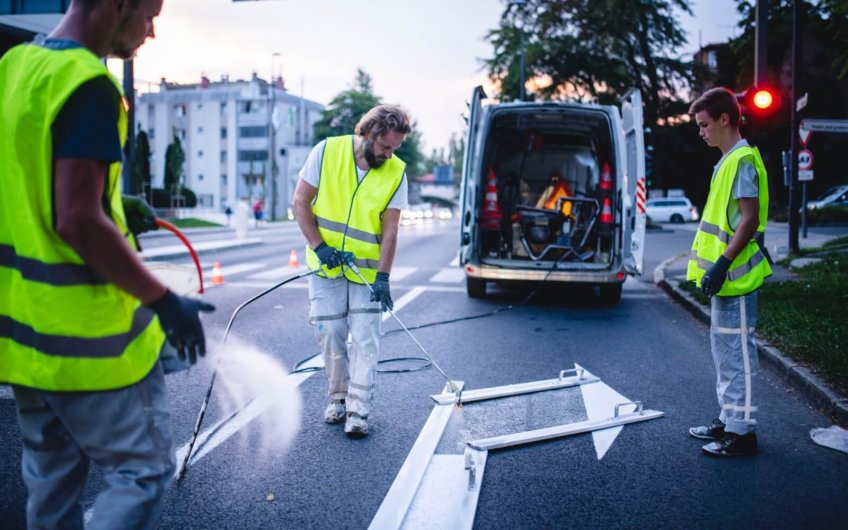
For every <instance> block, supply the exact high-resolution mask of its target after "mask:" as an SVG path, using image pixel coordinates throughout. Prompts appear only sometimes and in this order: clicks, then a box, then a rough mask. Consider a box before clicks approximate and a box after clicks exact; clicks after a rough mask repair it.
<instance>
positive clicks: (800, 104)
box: [795, 92, 809, 112]
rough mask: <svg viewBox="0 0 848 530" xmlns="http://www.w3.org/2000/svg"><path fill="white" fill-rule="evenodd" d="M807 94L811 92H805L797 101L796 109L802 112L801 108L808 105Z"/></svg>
mask: <svg viewBox="0 0 848 530" xmlns="http://www.w3.org/2000/svg"><path fill="white" fill-rule="evenodd" d="M807 96H809V94H808V93H807V92H804V95H803V96H801V97H800V98H798V101H797V102H796V103H795V110H796V111H798V112H801V109H803V108H804V107H806V106H807V99H808V98H807Z"/></svg>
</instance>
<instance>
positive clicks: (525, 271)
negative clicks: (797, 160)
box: [462, 263, 627, 284]
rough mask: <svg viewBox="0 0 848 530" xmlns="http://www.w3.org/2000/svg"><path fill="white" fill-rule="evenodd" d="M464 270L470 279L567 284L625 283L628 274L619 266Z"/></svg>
mask: <svg viewBox="0 0 848 530" xmlns="http://www.w3.org/2000/svg"><path fill="white" fill-rule="evenodd" d="M462 270H464V271H465V275H466V276H467V277H469V278H477V279H480V280H495V281H497V280H504V281H535V282H540V281H543V280H544V281H549V282H566V283H592V284H599V283H624V280H625V279H626V278H627V274H626V273H625V271H624V267H622V266H620V265H619V266H617V267H613V268H611V269H603V270H597V271H590V270H555V271H549V269H547V268H539V270H534V269H529V268H521V269H516V268H508V267H493V266H491V265H476V264H471V263H466V264H465V265H463V267H462Z"/></svg>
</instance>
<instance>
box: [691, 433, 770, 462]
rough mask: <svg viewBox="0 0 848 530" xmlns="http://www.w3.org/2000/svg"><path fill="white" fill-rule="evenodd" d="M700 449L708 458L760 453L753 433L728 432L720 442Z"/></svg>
mask: <svg viewBox="0 0 848 530" xmlns="http://www.w3.org/2000/svg"><path fill="white" fill-rule="evenodd" d="M702 449H703V450H704V453H706V454H708V455H710V456H718V457H722V458H727V457H740V456H754V455H757V454H759V453H760V450H759V448H758V447H757V435H756V434H755V433H748V434H735V433H732V432H729V433H726V434H725V435H724V438H722V439H721V440H718V441H716V442H712V443H708V444H707V445H705V446H704V447H702Z"/></svg>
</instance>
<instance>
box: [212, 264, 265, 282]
mask: <svg viewBox="0 0 848 530" xmlns="http://www.w3.org/2000/svg"><path fill="white" fill-rule="evenodd" d="M265 267H267V265H265V264H264V263H251V262H248V263H237V264H235V265H227V266H226V267H221V275H222V276H223V277H224V278H226V277H227V276H235V275H236V274H241V273H242V272H248V271H255V270H256V269H262V268H265ZM203 277H204V278H206V279H209V278H211V277H212V268H211V267H210V268H209V270H208V271H204V273H203Z"/></svg>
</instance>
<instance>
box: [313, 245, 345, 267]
mask: <svg viewBox="0 0 848 530" xmlns="http://www.w3.org/2000/svg"><path fill="white" fill-rule="evenodd" d="M313 250H314V251H315V254H317V255H318V259H320V260H321V265H326V266H327V268H328V269H335V268H336V267H341V266H342V263H344V256H342V253H341V252H339V249H337V248H333V247H331V246H330V245H328V244H327V243H324V242H323V241H322V242H321V244H320V245H318V246H317V247H315V248H314V249H313Z"/></svg>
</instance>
